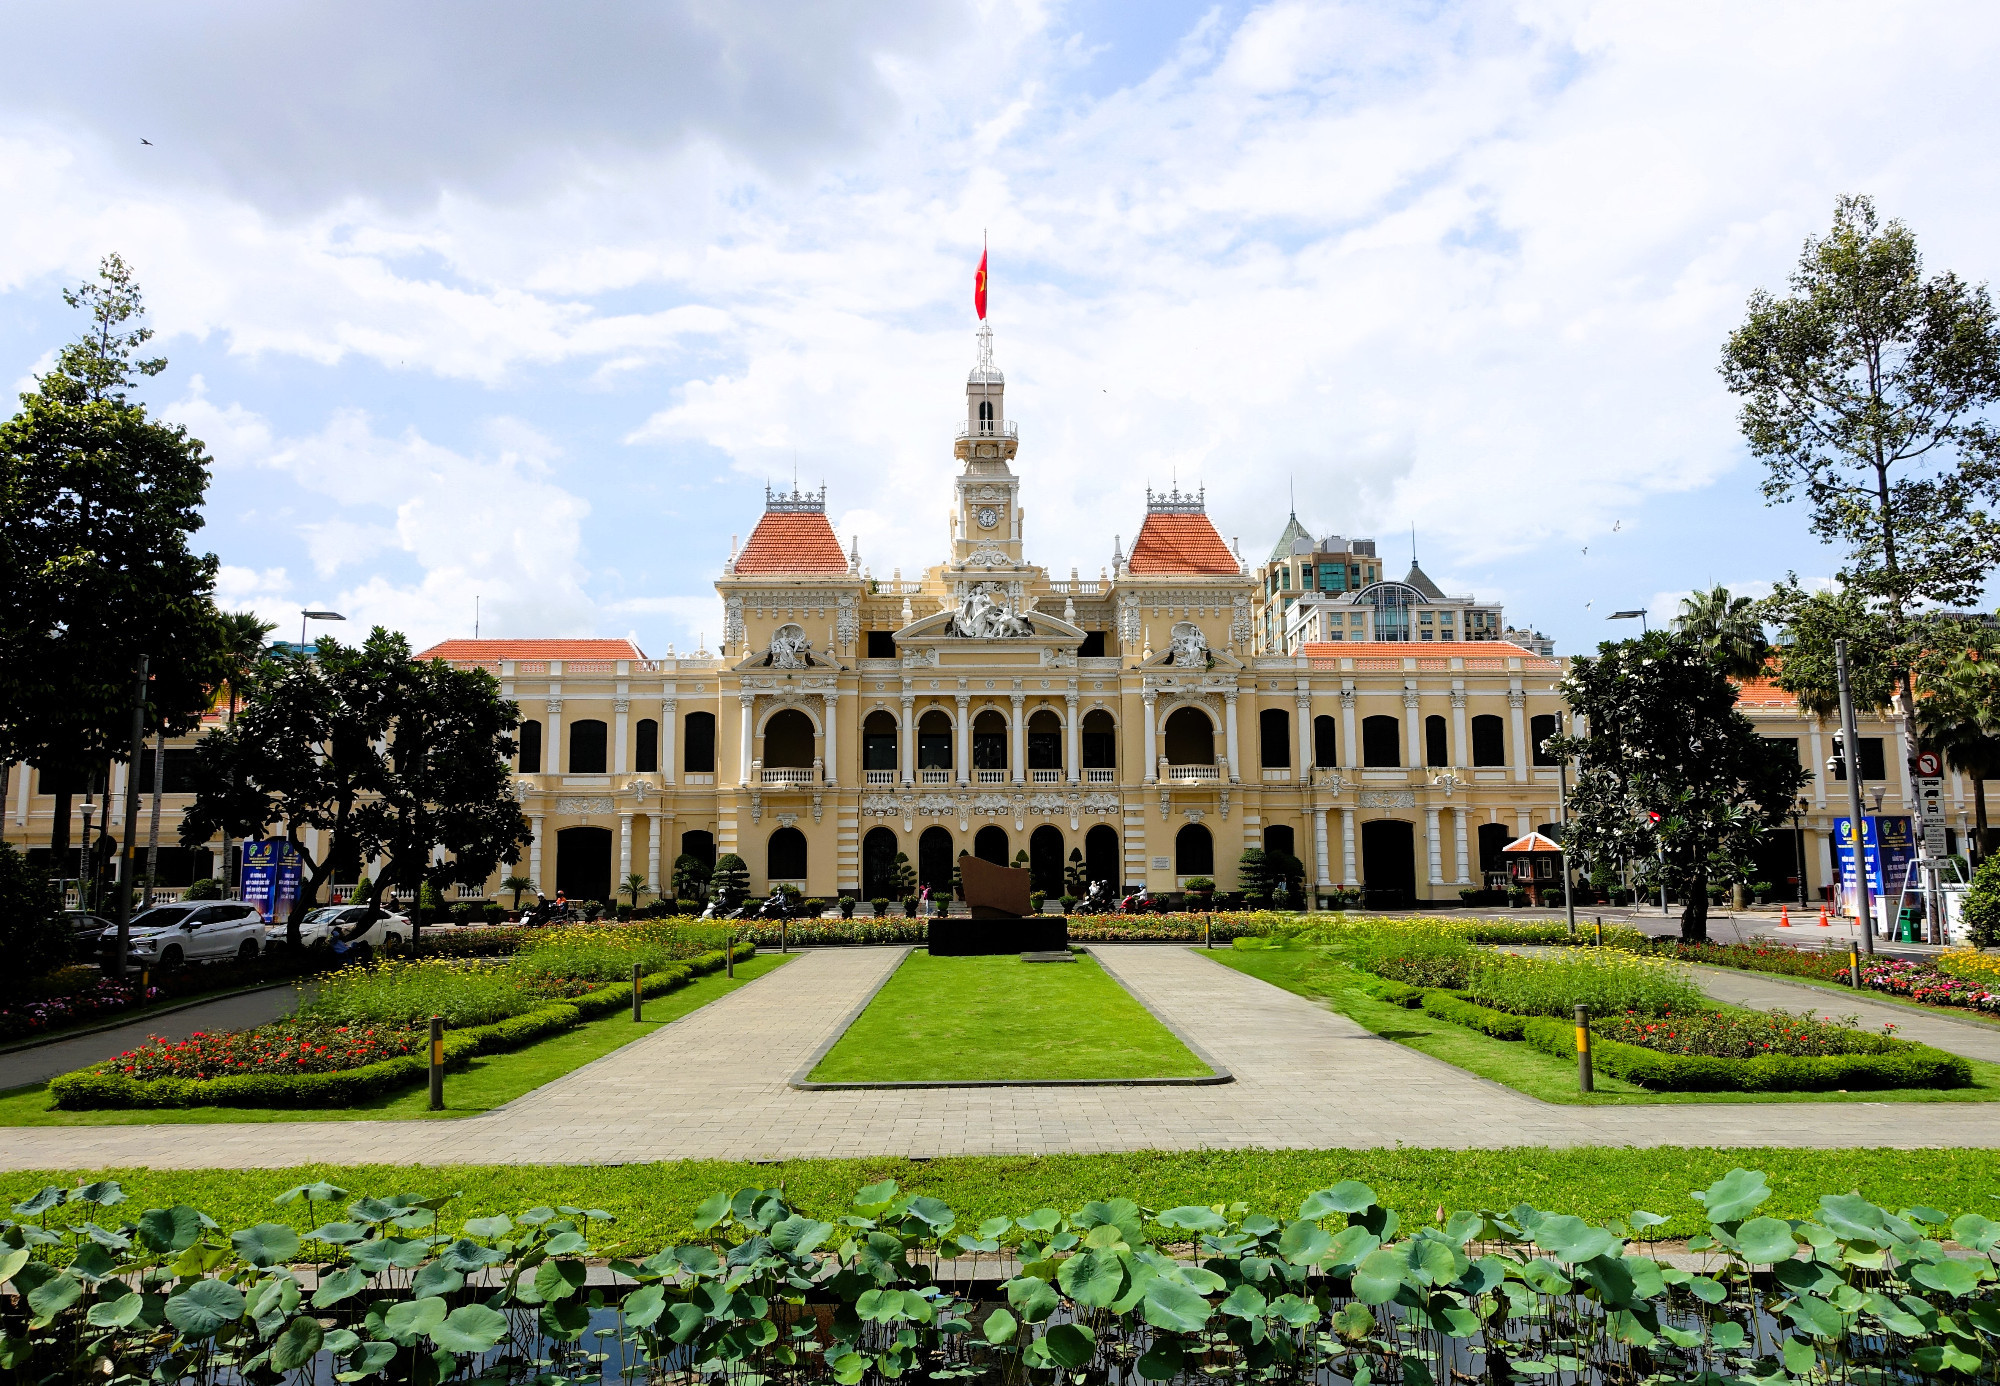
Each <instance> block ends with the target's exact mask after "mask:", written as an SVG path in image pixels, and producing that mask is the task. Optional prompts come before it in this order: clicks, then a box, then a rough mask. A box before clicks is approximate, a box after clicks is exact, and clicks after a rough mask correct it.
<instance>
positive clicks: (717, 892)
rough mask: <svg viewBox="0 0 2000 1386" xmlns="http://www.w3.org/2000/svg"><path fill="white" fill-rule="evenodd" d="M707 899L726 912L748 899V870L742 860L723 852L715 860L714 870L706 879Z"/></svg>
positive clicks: (734, 854) (731, 853)
mask: <svg viewBox="0 0 2000 1386" xmlns="http://www.w3.org/2000/svg"><path fill="white" fill-rule="evenodd" d="M708 898H709V899H711V900H714V901H716V902H717V905H718V906H719V908H721V909H726V910H733V909H735V908H736V907H737V906H738V905H740V904H742V903H743V902H744V901H745V900H748V899H749V898H750V868H749V867H747V866H745V865H744V864H743V858H741V857H739V856H737V855H736V853H734V852H724V853H723V854H722V855H721V856H719V857H717V858H716V859H715V869H714V870H713V871H712V872H710V873H709V877H708Z"/></svg>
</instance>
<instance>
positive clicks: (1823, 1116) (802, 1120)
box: [0, 945, 2000, 1169]
mask: <svg viewBox="0 0 2000 1386" xmlns="http://www.w3.org/2000/svg"><path fill="white" fill-rule="evenodd" d="M1095 951H1096V952H1097V954H1098V956H1099V957H1100V958H1101V959H1103V961H1104V963H1105V965H1106V966H1107V967H1108V968H1110V969H1111V970H1112V971H1113V972H1114V973H1116V974H1117V975H1118V976H1119V977H1120V978H1121V979H1123V980H1124V981H1125V983H1126V984H1127V985H1128V986H1130V987H1132V989H1133V990H1134V991H1136V992H1139V993H1140V994H1142V995H1143V996H1144V997H1145V998H1146V999H1147V1000H1148V1001H1149V1002H1151V1003H1152V1004H1153V1005H1154V1006H1155V1007H1157V1008H1158V1009H1159V1010H1160V1011H1161V1012H1162V1013H1164V1014H1166V1015H1168V1016H1170V1017H1171V1018H1172V1019H1173V1021H1174V1023H1175V1024H1177V1025H1179V1026H1180V1027H1182V1029H1183V1030H1185V1031H1186V1032H1187V1033H1189V1034H1191V1035H1193V1036H1195V1037H1196V1038H1197V1039H1198V1040H1199V1041H1200V1043H1201V1044H1202V1045H1204V1046H1205V1047H1206V1048H1207V1049H1208V1050H1209V1051H1210V1052H1211V1053H1212V1054H1214V1055H1215V1057H1216V1059H1217V1061H1218V1062H1220V1063H1223V1064H1225V1065H1227V1066H1228V1067H1229V1068H1230V1069H1231V1070H1233V1071H1234V1072H1235V1073H1236V1075H1237V1081H1236V1082H1234V1083H1228V1084H1223V1085H1221V1086H1218V1087H1207V1088H1131V1087H1105V1088H1079V1089H1065V1090H1051V1089H1047V1088H959V1089H941V1090H940V1089H931V1090H923V1091H907V1090H905V1091H897V1090H886V1091H884V1090H877V1091H866V1092H853V1091H848V1092H800V1091H797V1090H795V1089H792V1088H790V1087H787V1086H786V1079H787V1077H788V1076H789V1075H790V1074H791V1073H792V1072H793V1070H795V1069H796V1068H797V1067H798V1066H799V1065H800V1064H801V1063H802V1062H804V1061H805V1059H806V1057H807V1056H808V1055H809V1054H811V1053H812V1051H813V1049H814V1048H815V1047H816V1046H817V1045H818V1044H819V1043H820V1042H821V1041H822V1040H824V1039H825V1038H826V1037H827V1036H828V1034H829V1033H830V1032H831V1031H832V1029H833V1028H834V1027H835V1026H837V1025H838V1024H839V1023H840V1019H841V1017H843V1016H845V1015H846V1014H847V1012H848V1011H849V1010H850V1009H851V1008H852V1007H853V1006H854V1005H855V1003H856V1002H857V1001H858V1000H859V999H860V998H861V997H862V996H864V995H866V994H867V992H868V990H869V988H871V987H872V986H874V985H875V983H876V982H877V981H878V980H880V978H881V977H882V975H883V974H884V973H885V972H887V971H888V970H889V969H890V968H891V967H893V966H894V965H895V963H896V961H897V960H898V958H900V957H901V950H899V949H873V948H870V949H846V950H838V951H834V950H827V951H816V952H812V953H809V954H807V955H806V956H804V957H801V958H800V959H799V960H798V961H797V962H794V963H792V964H791V965H789V966H787V967H786V968H784V969H783V970H782V971H779V972H776V973H773V974H772V975H771V976H769V977H765V978H760V979H759V980H757V981H756V982H753V983H751V984H750V985H748V986H745V987H743V988H741V989H739V990H737V991H735V992H732V993H731V994H729V995H728V996H725V997H723V998H722V999H721V1000H719V1001H716V1002H713V1003H712V1004H710V1005H708V1006H705V1007H703V1008H702V1009H701V1010H699V1011H696V1012H695V1013H694V1014H692V1015H690V1016H688V1017H686V1018H685V1019H683V1020H680V1021H677V1022H676V1023H674V1024H672V1025H669V1026H666V1027H664V1028H662V1029H660V1030H658V1031H656V1032H655V1033H653V1034H652V1035H649V1036H648V1037H647V1038H645V1039H642V1040H639V1041H637V1042H636V1043H633V1044H629V1045H627V1046H626V1047H625V1048H623V1049H620V1050H618V1051H617V1052H615V1053H613V1054H610V1055H607V1056H606V1057H604V1058H602V1059H599V1060H598V1061H597V1062H595V1063H592V1064H589V1065H586V1066H585V1067H583V1068H580V1069H577V1070H576V1071H575V1072H573V1073H570V1074H568V1075H566V1076H564V1077H562V1078H560V1079H557V1080H556V1081H555V1082H553V1083H550V1084H548V1085H547V1086H545V1087H542V1088H540V1089H537V1090H536V1091H535V1092H532V1093H529V1094H528V1095H527V1096H525V1097H522V1098H520V1099H518V1100H517V1101H515V1102H513V1103H510V1104H509V1105H508V1106H506V1107H503V1108H501V1109H499V1110H498V1111H495V1112H491V1113H488V1114H486V1115H483V1116H478V1117H468V1118H465V1119H463V1120H458V1121H427V1122H298V1123H284V1124H275V1125H222V1126H96V1127H75V1126H72V1127H51V1128H25V1127H16V1128H12V1129H9V1130H7V1131H6V1132H5V1133H4V1138H0V1168H9V1169H41V1168H50V1169H86V1168H99V1167H105V1166H116V1165H151V1166H155V1167H161V1168H200V1167H209V1166H237V1167H266V1168H268V1167H282V1166H286V1165H296V1164H303V1163H308V1162H315V1161H323V1160H330V1159H337V1160H341V1161H344V1162H356V1163H360V1162H382V1163H395V1164H446V1163H468V1164H503V1163H527V1164H556V1163H574V1162H592V1161H602V1162H607V1163H616V1162H636V1161H646V1160H668V1159H687V1158H711V1159H779V1158H788V1157H799V1156H844V1155H845V1156H864V1155H919V1156H943V1155H970V1154H1047V1153H1054V1152H1063V1151H1118V1150H1144V1149H1184V1150H1185V1149H1220V1148H1229V1147H1251V1148H1266V1149H1282V1148H1337V1147H1369V1146H1393V1145H1411V1146H1452V1147H1459V1148H1478V1149H1492V1148H1498V1147H1503V1146H1511V1145H1550V1146H1570V1145H1642V1146H1651V1145H1685V1144H1689V1143H1690V1142H1698V1143H1700V1144H1703V1145H1780V1146H1800V1147H1815V1146H1898V1147H1906V1148H1908V1147H1922V1146H1978V1147H1988V1148H1991V1147H2000V1104H1992V1105H1963V1106H1961V1105H1931V1104H1910V1105H1896V1104H1890V1103H1851V1104H1844V1105H1842V1106H1839V1107H1837V1108H1836V1107H1828V1106H1825V1105H1815V1104H1797V1105H1752V1104H1740V1105H1732V1104H1727V1103H1714V1104H1700V1105H1686V1106H1672V1107H1651V1108H1641V1107H1627V1108H1580V1107H1561V1106H1553V1105H1550V1104H1546V1103H1542V1102H1538V1101H1535V1100H1534V1099H1532V1098H1528V1097H1524V1096H1522V1095H1521V1094H1519V1093H1516V1092H1513V1091H1511V1090H1509V1089H1506V1088H1502V1087H1500V1086H1498V1085H1497V1084H1493V1083H1488V1082H1486V1081H1484V1080H1482V1079H1479V1078H1474V1077H1472V1076H1471V1075H1469V1074H1467V1073H1464V1072H1463V1071H1461V1070H1459V1069H1456V1068H1453V1067H1452V1066H1450V1065H1449V1064H1446V1063H1443V1062H1441V1061H1439V1060H1435V1059H1431V1058H1427V1057H1426V1056H1424V1055H1422V1054H1419V1053H1417V1052H1416V1051H1415V1050H1412V1049H1407V1048H1404V1047H1403V1046H1401V1045H1398V1044H1395V1043H1392V1042H1391V1041H1388V1040H1384V1039H1380V1038H1377V1037H1376V1036H1374V1035H1371V1034H1369V1033H1368V1032H1367V1031H1366V1030H1364V1029H1362V1028H1361V1027H1360V1026H1359V1025H1357V1024H1355V1023H1354V1022H1353V1021H1350V1020H1348V1019H1346V1018H1345V1017H1343V1016H1339V1015H1335V1014H1333V1013H1332V1012H1330V1011H1328V1010H1326V1009H1324V1008H1323V1007H1321V1006H1318V1005H1315V1004H1314V1003H1312V1002H1310V1001H1307V1000H1305V999H1304V998H1302V997H1298V996H1294V995H1292V994H1291V993H1289V992H1285V991H1280V990H1278V989H1277V988H1275V987H1271V986H1268V985H1267V984H1265V983H1263V982H1260V981H1257V980H1256V979H1254V978H1252V977H1248V976H1245V975H1244V974H1242V973H1240V972H1236V971H1234V970H1232V969H1229V968H1224V967H1221V966H1218V965H1217V964H1215V963H1212V962H1210V961H1208V960H1207V959H1205V958H1202V957H1200V956H1198V955H1196V954H1195V953H1193V952H1191V951H1189V950H1187V949H1183V948H1160V947H1145V946H1125V947H1120V946H1115V945H1111V946H1100V947H1098V948H1097V949H1096V950H1095Z"/></svg>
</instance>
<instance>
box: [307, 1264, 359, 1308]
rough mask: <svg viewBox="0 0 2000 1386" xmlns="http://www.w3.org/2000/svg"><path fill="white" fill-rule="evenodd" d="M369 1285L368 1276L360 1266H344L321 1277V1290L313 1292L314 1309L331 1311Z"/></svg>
mask: <svg viewBox="0 0 2000 1386" xmlns="http://www.w3.org/2000/svg"><path fill="white" fill-rule="evenodd" d="M367 1283H368V1277H367V1275H366V1274H365V1273H364V1272H363V1271H362V1270H361V1269H360V1268H359V1267H358V1266H342V1267H341V1268H340V1269H339V1270H337V1271H334V1272H332V1273H331V1274H329V1275H324V1276H322V1277H320V1282H319V1288H318V1289H316V1290H314V1291H313V1297H312V1303H313V1308H315V1309H330V1308H332V1307H333V1306H334V1305H336V1304H338V1303H340V1301H342V1300H343V1299H346V1298H347V1297H348V1296H349V1295H352V1294H354V1293H355V1292H356V1291H358V1290H359V1289H361V1287H362V1286H364V1285H366V1284H367Z"/></svg>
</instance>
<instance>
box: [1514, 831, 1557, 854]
mask: <svg viewBox="0 0 2000 1386" xmlns="http://www.w3.org/2000/svg"><path fill="white" fill-rule="evenodd" d="M1500 850H1501V851H1503V852H1560V851H1561V850H1562V844H1561V843H1560V842H1554V841H1551V840H1550V839H1548V838H1546V837H1543V836H1542V835H1541V834H1540V833H1529V834H1528V835H1527V836H1526V837H1517V838H1515V839H1514V840H1513V841H1512V842H1510V843H1508V844H1507V845H1506V846H1505V847H1502V848H1501V849H1500Z"/></svg>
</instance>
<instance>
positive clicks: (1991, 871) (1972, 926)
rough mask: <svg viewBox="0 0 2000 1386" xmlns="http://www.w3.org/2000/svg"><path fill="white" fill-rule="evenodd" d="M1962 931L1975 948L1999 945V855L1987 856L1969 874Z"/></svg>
mask: <svg viewBox="0 0 2000 1386" xmlns="http://www.w3.org/2000/svg"><path fill="white" fill-rule="evenodd" d="M1964 917H1965V930H1966V934H1967V936H1968V937H1970V939H1971V940H1972V945H1973V947H1975V948H1991V947H1992V946H1993V945H1994V944H1996V943H2000V856H1991V857H1988V858H1987V859H1986V860H1985V861H1983V862H1981V863H1979V869H1978V870H1977V871H1975V872H1973V873H1972V888H1971V889H1969V890H1967V891H1966V892H1965V910H1964Z"/></svg>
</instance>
